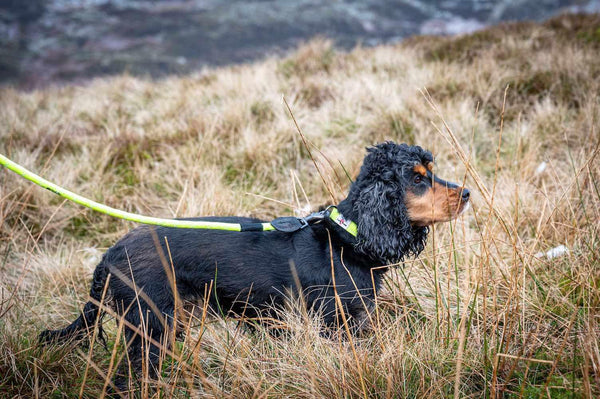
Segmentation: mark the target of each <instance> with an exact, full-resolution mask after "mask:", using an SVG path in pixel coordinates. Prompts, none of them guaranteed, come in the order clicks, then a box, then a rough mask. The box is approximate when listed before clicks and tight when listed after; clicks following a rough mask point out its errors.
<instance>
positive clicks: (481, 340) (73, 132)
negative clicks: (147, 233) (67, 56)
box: [0, 16, 600, 398]
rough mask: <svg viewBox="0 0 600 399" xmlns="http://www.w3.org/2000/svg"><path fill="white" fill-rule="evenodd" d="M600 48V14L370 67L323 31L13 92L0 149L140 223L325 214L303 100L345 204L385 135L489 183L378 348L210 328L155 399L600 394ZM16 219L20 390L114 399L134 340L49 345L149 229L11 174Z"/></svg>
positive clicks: (399, 54) (8, 297)
mask: <svg viewBox="0 0 600 399" xmlns="http://www.w3.org/2000/svg"><path fill="white" fill-rule="evenodd" d="M599 48H600V18H599V17H598V16H563V17H559V18H556V19H553V20H551V21H548V22H546V23H543V24H531V23H522V24H506V25H502V26H499V27H494V28H491V29H489V30H486V31H483V32H478V33H475V34H473V35H468V36H464V37H458V38H433V37H421V38H416V39H411V40H409V41H407V42H406V43H403V44H400V45H397V46H383V47H377V48H370V49H363V48H359V49H356V50H354V51H352V52H350V53H340V52H337V51H336V50H334V49H333V48H332V46H331V43H330V42H328V41H326V40H322V39H318V40H314V41H311V42H309V43H307V44H306V45H304V46H303V47H302V48H300V49H298V50H297V51H296V52H295V53H293V54H291V55H290V56H289V57H287V58H284V59H276V58H273V59H267V60H264V61H262V62H258V63H254V64H250V65H243V66H232V67H228V68H221V69H215V70H205V71H202V72H199V73H197V74H194V75H190V76H187V77H178V78H175V77H173V78H169V79H164V80H160V81H147V80H143V79H136V78H132V77H128V76H122V77H116V78H111V79H101V80H95V81H92V82H89V83H88V84H87V85H85V86H77V87H75V86H74V87H64V88H51V89H47V90H43V91H35V92H29V93H26V92H19V91H16V90H12V89H2V91H1V92H0V98H1V106H0V121H1V123H0V152H1V153H3V154H5V155H7V156H8V157H10V158H12V159H13V160H15V161H16V162H18V163H20V164H23V165H24V166H26V167H28V168H30V169H32V170H34V171H37V172H38V173H40V174H41V175H43V176H44V177H46V178H47V179H49V180H51V181H54V182H57V183H59V184H60V185H62V186H65V187H67V188H69V189H70V190H72V191H75V192H77V193H80V194H83V195H85V196H87V197H89V198H92V199H95V200H97V201H100V202H104V203H106V204H108V205H110V206H114V207H117V208H120V209H125V210H128V211H133V212H138V213H142V214H148V215H154V216H161V217H175V216H192V215H227V214H236V215H254V216H259V217H264V218H266V219H270V218H274V217H276V216H282V215H290V214H294V212H300V213H302V212H304V213H306V212H307V210H308V209H315V208H316V207H318V206H319V205H320V204H324V203H328V202H329V199H328V198H329V194H328V190H327V189H326V188H325V187H324V185H323V184H322V183H321V180H320V178H319V176H318V174H317V172H316V170H315V168H314V166H313V164H312V161H311V159H310V157H309V155H308V152H307V151H306V149H305V148H304V147H303V145H302V141H301V139H300V137H299V136H298V134H297V133H296V132H295V128H294V125H293V122H292V121H291V119H290V117H289V115H288V114H287V113H286V111H285V108H284V105H283V101H282V98H281V96H282V94H284V95H285V96H286V99H287V100H288V102H289V103H290V106H291V107H292V109H293V111H294V115H295V117H296V119H297V120H298V123H299V124H300V126H301V127H302V129H303V132H304V133H305V135H306V136H307V138H308V139H309V140H310V142H311V143H312V145H314V146H315V147H316V148H319V149H320V150H321V151H322V155H320V154H319V153H318V152H317V151H313V153H314V154H317V155H316V156H317V161H318V162H319V163H320V168H321V169H322V170H325V171H327V177H326V179H328V180H329V184H330V187H331V188H332V191H333V192H334V194H335V195H336V196H337V199H341V198H342V197H343V196H344V195H345V190H346V188H347V186H348V178H347V177H346V173H347V174H348V175H349V176H350V177H352V176H353V175H355V174H356V173H357V171H358V168H359V166H360V161H361V160H362V157H363V154H364V147H365V146H367V145H370V144H373V143H375V142H378V141H382V140H394V141H399V142H408V143H411V144H420V145H422V146H423V147H426V148H428V149H430V150H432V151H433V152H434V154H435V155H436V159H437V169H436V170H437V171H438V173H440V175H442V176H444V177H446V178H448V179H450V180H455V181H462V180H465V179H466V184H467V185H468V186H469V187H471V188H473V189H474V190H473V191H474V193H473V197H474V198H473V203H474V206H473V209H472V210H471V211H469V212H468V213H467V214H466V215H465V216H464V217H462V218H461V219H460V220H458V221H457V222H456V223H453V224H451V225H440V226H437V227H436V228H435V229H434V230H435V231H434V234H433V236H432V239H430V241H429V244H428V248H427V250H426V252H425V253H424V254H422V255H421V256H420V258H419V259H417V260H414V261H409V262H406V264H405V265H404V267H403V268H396V269H394V270H392V271H391V272H390V273H389V278H388V279H387V282H386V292H385V295H384V296H383V297H382V298H381V300H380V302H381V303H380V306H379V308H378V309H379V311H378V314H377V320H376V321H377V323H376V327H375V329H374V331H373V334H372V335H370V336H366V337H361V338H360V339H357V340H355V341H352V344H351V343H350V342H348V341H341V342H338V341H331V340H328V339H324V338H321V337H319V335H318V333H317V332H316V331H317V329H316V327H315V323H317V321H315V320H307V319H304V318H303V317H302V316H301V315H302V312H301V311H300V312H296V313H294V312H290V314H288V315H287V316H286V317H287V320H286V321H287V323H288V324H289V326H290V327H291V328H290V330H289V334H288V335H287V336H284V337H281V338H273V337H270V336H269V335H268V334H267V333H266V332H264V331H258V332H257V333H255V334H248V333H245V332H244V331H241V330H240V329H239V328H238V326H237V324H236V323H235V322H233V321H223V320H208V321H206V322H203V321H202V319H201V318H196V319H192V323H191V324H190V325H189V328H188V333H187V334H186V335H185V340H184V341H183V342H182V343H178V344H177V345H176V346H175V347H174V351H173V353H172V356H168V357H166V358H165V361H164V367H163V374H162V376H161V378H160V380H159V381H155V382H151V383H147V382H144V384H143V387H142V391H141V392H142V396H154V397H159V396H161V395H164V396H173V397H190V396H191V397H197V396H202V397H205V396H206V397H266V396H269V397H278V396H286V397H290V396H300V397H362V396H368V397H447V396H452V395H454V396H455V397H458V396H472V397H499V396H513V395H514V396H517V397H541V396H545V397H567V396H569V397H595V396H598V395H600V350H599V347H598V342H599V339H600V332H599V325H598V324H599V322H600V312H599V306H600V291H599V285H600V268H599V265H600V260H599V259H598V253H599V251H598V249H599V246H600V238H599V233H600V231H599V228H598V226H599V222H600V187H599V183H598V177H599V174H600V167H599V162H598V158H597V152H598V143H599V140H600V136H599V134H598V131H599V123H598V120H599V117H600V112H599V106H600V100H599V96H598V93H600V69H599V68H600V57H599V54H600V53H599V52H598V49H599ZM507 87H508V89H507ZM422 88H427V91H424V92H421V91H420V89H422ZM505 92H506V98H504V94H505ZM428 93H429V95H430V96H431V100H432V101H433V103H434V104H430V103H429V101H428V99H429V96H428ZM432 105H434V107H432ZM442 119H443V120H442ZM444 121H445V122H444ZM445 123H447V125H445ZM328 160H329V161H328ZM304 193H306V196H305V194H304ZM309 201H310V202H309ZM0 225H1V229H0V277H1V278H0V374H1V375H2V379H1V380H0V392H1V394H0V396H3V397H23V398H25V397H27V398H29V397H36V396H37V397H48V396H52V397H73V396H78V395H80V392H81V393H82V395H83V397H99V396H101V395H102V394H103V392H106V391H105V389H106V384H105V381H106V375H105V373H106V371H107V370H113V371H114V368H113V367H112V366H111V358H112V356H113V353H114V354H116V355H118V354H119V353H121V349H122V345H123V343H122V342H121V341H119V340H117V341H116V342H117V343H116V344H112V343H111V344H109V347H108V350H105V349H103V348H102V347H101V346H99V345H98V344H96V345H94V346H95V347H92V348H85V347H79V348H76V349H73V348H72V347H69V346H65V347H55V348H50V349H41V348H39V347H37V346H36V339H37V334H38V332H39V331H41V330H42V329H44V328H48V327H58V326H61V325H64V324H65V323H67V322H68V321H70V320H72V319H73V318H74V317H75V315H76V314H77V313H78V312H79V310H80V306H81V305H82V304H83V303H84V302H85V299H86V295H87V292H88V283H89V279H90V276H91V271H92V270H93V268H94V266H95V264H96V263H97V262H98V260H99V257H100V256H101V254H102V251H103V249H104V248H106V247H108V246H110V245H111V244H112V243H114V241H115V240H116V239H117V238H118V237H119V236H120V235H122V234H123V233H124V232H126V231H127V230H128V229H129V228H131V227H132V226H131V225H129V224H128V223H126V222H123V221H119V220H114V219H111V218H109V217H107V216H103V215H99V214H96V213H93V212H91V211H88V210H85V209H82V208H80V207H78V206H76V205H73V204H70V203H65V202H64V201H63V200H62V199H60V198H58V197H56V196H53V195H52V194H51V193H49V192H47V191H44V190H42V189H40V188H37V187H33V186H32V185H31V184H30V183H28V182H25V181H24V180H22V179H21V178H19V177H17V176H15V175H13V174H12V173H9V172H8V171H5V170H2V171H0ZM559 245H565V246H566V248H568V252H566V253H562V254H561V256H556V257H548V256H546V255H544V253H545V252H546V251H548V250H550V249H552V248H555V247H557V246H559ZM539 253H542V254H539ZM106 324H107V325H109V324H111V323H110V322H107V323H106ZM113 325H114V324H113ZM109 334H110V336H111V342H114V340H115V337H116V336H117V335H118V329H117V328H115V327H113V328H111V329H109ZM88 356H89V361H88ZM357 360H358V361H357Z"/></svg>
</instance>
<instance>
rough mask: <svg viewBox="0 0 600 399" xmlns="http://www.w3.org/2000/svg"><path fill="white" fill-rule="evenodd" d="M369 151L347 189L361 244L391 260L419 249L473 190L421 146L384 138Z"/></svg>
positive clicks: (464, 203) (465, 202)
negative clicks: (448, 176)
mask: <svg viewBox="0 0 600 399" xmlns="http://www.w3.org/2000/svg"><path fill="white" fill-rule="evenodd" d="M367 151H368V153H367V156H366V157H365V159H364V162H363V165H362V168H361V170H360V173H359V175H358V177H357V179H356V181H355V182H354V184H353V185H352V187H351V188H350V193H349V195H348V200H349V201H348V202H349V203H350V204H351V207H352V210H351V212H352V214H353V215H352V217H354V218H355V219H356V222H357V223H358V242H357V245H356V249H357V250H358V251H359V252H362V253H364V254H366V255H369V256H371V257H373V258H375V259H378V260H382V261H385V262H392V263H395V262H398V261H400V260H402V259H403V258H404V256H406V255H418V254H419V253H420V252H421V251H422V250H423V248H424V246H425V240H426V238H427V233H428V231H429V229H428V226H431V225H432V224H434V223H438V222H445V221H449V220H452V219H454V218H456V217H457V216H458V215H460V214H461V213H462V212H463V211H464V210H465V209H466V208H467V205H468V203H469V195H470V194H469V190H468V189H466V188H465V187H460V186H458V185H457V184H454V183H449V182H447V181H444V180H442V179H440V178H439V177H437V176H436V175H435V173H434V171H433V156H432V155H431V153H430V152H428V151H426V150H424V149H422V148H421V147H418V146H409V145H406V144H395V143H391V142H385V143H382V144H379V145H377V146H375V147H371V148H368V149H367ZM340 205H341V204H340Z"/></svg>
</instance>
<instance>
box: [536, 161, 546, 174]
mask: <svg viewBox="0 0 600 399" xmlns="http://www.w3.org/2000/svg"><path fill="white" fill-rule="evenodd" d="M547 166H548V164H547V163H546V162H545V161H544V162H542V163H541V164H539V165H538V167H537V169H536V170H535V174H536V175H539V174H540V173H542V172H543V171H545V170H546V167H547Z"/></svg>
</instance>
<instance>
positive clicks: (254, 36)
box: [0, 0, 600, 88]
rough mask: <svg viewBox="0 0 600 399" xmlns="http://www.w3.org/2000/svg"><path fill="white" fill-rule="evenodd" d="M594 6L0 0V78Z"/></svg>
mask: <svg viewBox="0 0 600 399" xmlns="http://www.w3.org/2000/svg"><path fill="white" fill-rule="evenodd" d="M598 11H600V1H599V0H540V1H527V0H510V1H506V0H505V1H490V0H466V1H462V0H460V1H459V0H447V1H433V0H414V1H398V0H365V1H351V0H345V1H320V0H279V1H268V0H231V1H217V0H0V82H3V83H9V84H14V85H16V86H18V87H21V88H37V87H43V86H45V85H47V84H49V83H66V82H80V81H82V80H85V79H88V78H90V77H96V76H104V75H114V74H120V73H129V74H131V75H134V76H140V75H141V76H148V75H149V76H152V77H160V76H164V75H166V74H174V73H175V74H181V73H187V72H190V71H193V70H197V69H198V68H201V67H203V66H206V65H210V66H217V65H225V64H231V63H240V62H247V61H251V60H254V59H256V58H259V57H262V56H264V55H270V54H278V53H282V52H286V51H287V50H289V49H291V48H295V47H296V46H297V45H298V44H299V43H301V42H304V41H306V40H308V39H310V38H312V37H314V36H324V37H327V38H330V39H332V40H333V41H334V43H335V45H336V46H337V47H339V48H345V49H348V48H352V47H354V46H356V45H357V44H362V45H365V46H373V45H377V44H383V43H393V42H396V41H399V40H401V39H402V38H405V37H407V36H410V35H415V34H438V35H439V34H441V35H444V34H457V33H468V32H472V31H474V30H478V29H481V28H483V27H485V26H487V25H491V24H496V23H499V22H502V21H509V20H525V19H527V20H543V19H547V18H549V17H551V16H554V15H556V14H558V13H561V12H585V13H592V12H598Z"/></svg>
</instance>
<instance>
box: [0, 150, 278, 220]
mask: <svg viewBox="0 0 600 399" xmlns="http://www.w3.org/2000/svg"><path fill="white" fill-rule="evenodd" d="M0 165H3V166H6V167H7V168H8V169H10V170H12V171H13V172H15V173H16V174H18V175H19V176H22V177H24V178H25V179H27V180H29V181H31V182H33V183H35V184H37V185H38V186H40V187H43V188H45V189H47V190H50V191H52V192H53V193H55V194H58V195H60V196H61V197H63V198H66V199H68V200H70V201H73V202H76V203H78V204H79V205H82V206H85V207H87V208H90V209H93V210H95V211H97V212H100V213H104V214H106V215H110V216H114V217H116V218H119V219H125V220H129V221H132V222H137V223H143V224H152V225H157V226H165V227H178V228H184V229H212V230H228V231H242V225H241V224H239V223H221V222H208V221H192V220H175V219H161V218H155V217H151V216H143V215H136V214H135V213H130V212H125V211H121V210H119V209H115V208H111V207H110V206H106V205H104V204H101V203H99V202H96V201H92V200H90V199H87V198H85V197H82V196H81V195H78V194H75V193H73V192H71V191H69V190H66V189H64V188H62V187H60V186H57V185H56V184H54V183H52V182H49V181H48V180H46V179H44V178H42V177H40V176H38V175H36V174H35V173H33V172H30V171H29V170H27V169H25V168H24V167H22V166H21V165H19V164H17V163H15V162H13V161H11V160H10V159H8V158H6V157H5V156H4V155H2V154H0ZM261 224H262V228H263V231H272V230H275V228H274V227H273V226H272V225H271V223H261Z"/></svg>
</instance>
